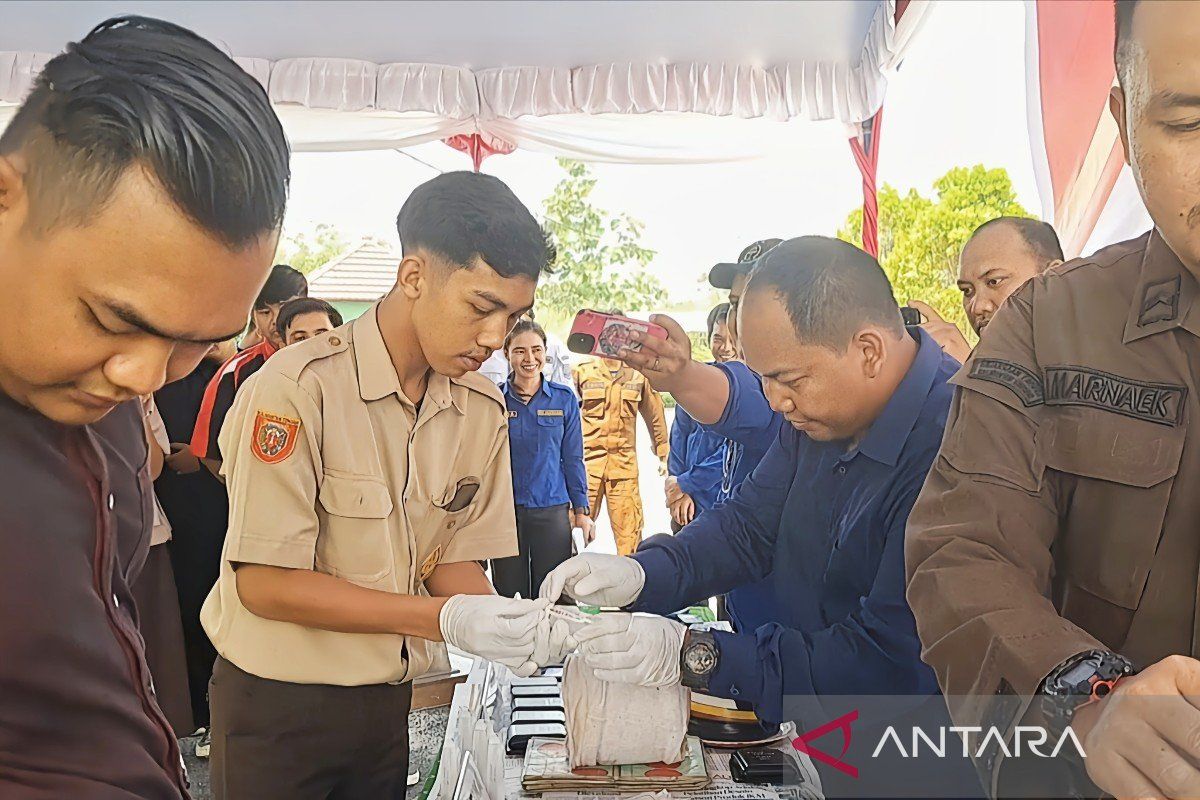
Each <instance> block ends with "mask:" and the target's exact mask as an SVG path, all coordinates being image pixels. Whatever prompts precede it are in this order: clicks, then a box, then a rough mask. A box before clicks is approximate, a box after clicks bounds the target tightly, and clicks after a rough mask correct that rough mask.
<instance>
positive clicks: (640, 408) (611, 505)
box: [575, 312, 671, 556]
mask: <svg viewBox="0 0 1200 800" xmlns="http://www.w3.org/2000/svg"><path fill="white" fill-rule="evenodd" d="M613 313H615V314H618V315H619V316H623V315H621V314H620V312H613ZM575 387H576V389H578V391H579V398H580V403H581V405H582V421H583V462H584V465H585V466H586V467H587V476H588V505H589V506H591V512H592V519H597V518H599V516H600V501H601V500H603V499H606V498H607V500H608V519H609V521H610V522H611V523H612V529H613V537H614V538H615V539H616V540H617V552H618V553H619V554H621V555H623V556H627V555H630V554H631V553H633V552H634V551H635V550H637V546H638V543H640V542H641V541H642V525H643V518H642V495H641V492H640V491H639V489H638V463H637V428H636V424H635V423H636V421H637V415H638V414H641V415H642V419H644V420H645V421H646V427H647V428H649V429H650V437H651V438H652V439H653V440H654V453H655V455H657V456H658V458H659V460H660V461H661V462H662V467H661V469H660V473H661V474H663V475H665V474H666V463H667V456H668V455H669V454H670V451H671V446H670V435H669V434H668V432H667V420H666V416H665V414H664V412H663V403H662V398H661V397H659V396H658V392H656V391H654V389H653V388H651V386H650V384H648V383H647V382H646V379H645V377H643V376H642V374H641V373H640V372H637V371H636V370H634V369H633V368H631V367H628V366H626V365H624V364H622V363H621V362H620V361H613V360H611V359H607V358H596V359H592V360H591V361H585V362H583V363H582V364H580V365H579V366H577V367H576V368H575Z"/></svg>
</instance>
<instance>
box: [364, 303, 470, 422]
mask: <svg viewBox="0 0 1200 800" xmlns="http://www.w3.org/2000/svg"><path fill="white" fill-rule="evenodd" d="M378 308H379V304H378V303H376V304H375V305H373V306H371V307H370V308H369V309H367V310H366V311H365V312H363V315H362V316H361V317H359V318H358V319H356V320H354V322H352V323H350V331H351V341H352V342H353V346H354V361H355V366H356V368H357V370H358V394H359V396H360V397H361V398H362V399H363V400H365V401H367V402H370V401H372V400H381V399H383V398H385V397H387V396H388V395H392V394H394V395H396V397H398V398H399V399H400V402H402V403H405V404H407V405H414V403H413V402H412V400H411V399H410V398H409V397H407V396H406V395H405V394H404V389H403V388H401V386H400V377H399V376H398V375H397V374H396V365H395V364H393V363H392V357H391V355H389V354H388V349H387V345H386V344H384V342H383V333H381V332H380V330H379V318H378V317H377V315H376V311H377V309H378ZM450 384H451V381H450V379H449V378H447V377H446V376H445V375H442V374H441V373H438V372H433V371H432V370H431V371H430V373H429V383H428V385H427V386H426V388H425V397H424V400H428V401H429V402H431V403H433V404H434V405H435V406H436V407H437V408H438V409H443V408H446V407H448V406H454V409H455V410H456V411H457V412H458V413H459V414H463V413H465V412H464V411H463V397H462V395H461V394H460V393H465V392H467V391H469V390H468V389H467V388H466V387H465V386H459V387H455V388H456V389H457V391H451V386H450Z"/></svg>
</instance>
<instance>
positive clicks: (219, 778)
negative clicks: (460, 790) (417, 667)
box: [209, 658, 412, 800]
mask: <svg viewBox="0 0 1200 800" xmlns="http://www.w3.org/2000/svg"><path fill="white" fill-rule="evenodd" d="M209 696H210V699H211V703H212V771H211V782H212V793H213V798H214V800H382V799H383V798H388V800H391V798H402V797H404V795H405V792H406V791H407V780H408V712H409V709H410V708H411V705H412V684H411V683H400V684H388V683H385V684H379V685H376V686H325V685H321V684H301V683H282V682H280V681H270V680H266V679H264V678H258V677H255V676H254V675H250V674H249V673H246V672H243V671H242V670H240V669H238V668H237V667H235V666H234V665H233V664H231V663H229V662H228V661H226V660H225V659H223V658H218V659H217V663H216V666H215V667H214V669H213V676H212V684H211V689H210V691H209Z"/></svg>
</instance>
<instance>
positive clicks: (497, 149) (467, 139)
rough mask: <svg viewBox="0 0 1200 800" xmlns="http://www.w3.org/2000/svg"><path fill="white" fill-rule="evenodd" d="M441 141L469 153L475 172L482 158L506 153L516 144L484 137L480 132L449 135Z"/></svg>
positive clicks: (514, 148)
mask: <svg viewBox="0 0 1200 800" xmlns="http://www.w3.org/2000/svg"><path fill="white" fill-rule="evenodd" d="M442 143H443V144H446V145H448V146H450V147H453V148H454V149H455V150H458V151H459V152H461V153H466V154H467V155H469V156H470V157H471V167H472V169H474V170H475V171H476V172H479V167H480V165H481V164H483V160H484V159H485V158H487V157H488V156H494V155H508V154H509V153H511V152H512V151H513V150H516V149H517V148H516V145H514V144H512V143H511V142H506V141H504V140H503V139H497V138H496V137H494V136H488V137H486V138H485V137H484V136H483V135H482V134H478V133H463V134H459V135H458V136H451V137H450V138H449V139H443V140H442Z"/></svg>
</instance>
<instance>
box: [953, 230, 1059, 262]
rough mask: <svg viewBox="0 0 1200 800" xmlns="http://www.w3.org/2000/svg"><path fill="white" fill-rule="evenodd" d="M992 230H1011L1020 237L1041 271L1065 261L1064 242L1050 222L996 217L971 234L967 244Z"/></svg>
mask: <svg viewBox="0 0 1200 800" xmlns="http://www.w3.org/2000/svg"><path fill="white" fill-rule="evenodd" d="M991 228H1011V229H1012V230H1013V232H1014V233H1016V234H1017V235H1018V236H1020V237H1021V240H1022V241H1023V242H1025V245H1026V246H1027V247H1028V248H1029V252H1031V253H1033V255H1034V257H1035V258H1036V259H1037V260H1038V261H1039V262H1040V264H1041V266H1040V267H1039V268H1038V269H1039V271H1041V270H1044V269H1045V268H1046V267H1048V266H1050V264H1051V263H1052V262H1054V261H1063V260H1064V258H1063V249H1062V242H1060V241H1059V240H1058V234H1057V233H1055V231H1054V226H1053V225H1051V224H1050V223H1049V222H1042V221H1041V220H1040V219H1031V218H1029V217H996V218H995V219H990V220H988V221H987V222H985V223H983V224H982V225H980V226H979V227H978V228H976V229H975V230H974V231H972V232H971V238H970V239H967V244H970V243H971V240H972V239H974V238H975V237H976V236H978V235H979V234H981V233H983V232H984V231H986V230H989V229H991ZM964 247H965V245H964Z"/></svg>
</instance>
